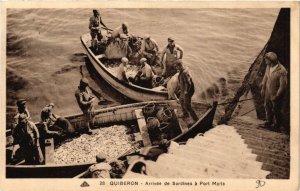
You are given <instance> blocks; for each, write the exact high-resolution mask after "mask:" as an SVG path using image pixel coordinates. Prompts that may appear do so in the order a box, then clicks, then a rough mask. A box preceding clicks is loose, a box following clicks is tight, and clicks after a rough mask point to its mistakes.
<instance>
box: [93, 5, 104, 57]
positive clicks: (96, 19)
mask: <svg viewBox="0 0 300 191" xmlns="http://www.w3.org/2000/svg"><path fill="white" fill-rule="evenodd" d="M93 14H94V15H93V16H92V17H91V18H90V22H89V29H90V31H91V37H92V49H93V50H94V51H95V50H96V49H97V42H98V41H101V39H102V37H103V36H102V34H101V25H102V26H104V27H105V28H107V27H106V25H105V24H104V23H103V21H102V19H101V16H100V12H99V11H97V10H95V9H94V10H93ZM100 24H101V25H100Z"/></svg>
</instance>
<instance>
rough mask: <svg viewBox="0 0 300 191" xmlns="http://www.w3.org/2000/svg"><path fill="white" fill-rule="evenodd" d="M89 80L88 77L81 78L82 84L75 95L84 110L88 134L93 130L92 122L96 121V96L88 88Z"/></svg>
mask: <svg viewBox="0 0 300 191" xmlns="http://www.w3.org/2000/svg"><path fill="white" fill-rule="evenodd" d="M88 85H89V81H88V79H86V78H82V79H81V80H80V84H79V86H78V89H77V90H76V92H75V97H76V100H77V103H78V105H79V107H80V109H81V110H82V112H83V115H84V118H85V124H86V130H87V133H88V134H92V130H91V128H90V123H93V121H94V104H93V103H94V100H95V97H94V96H92V94H91V93H90V91H89V90H88V88H87V87H88Z"/></svg>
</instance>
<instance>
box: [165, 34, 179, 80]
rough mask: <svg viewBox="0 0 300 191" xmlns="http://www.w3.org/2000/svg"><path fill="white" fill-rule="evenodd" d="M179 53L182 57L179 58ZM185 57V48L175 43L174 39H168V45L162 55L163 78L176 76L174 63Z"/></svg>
mask: <svg viewBox="0 0 300 191" xmlns="http://www.w3.org/2000/svg"><path fill="white" fill-rule="evenodd" d="M178 52H179V53H180V55H179V56H178ZM165 55H166V60H165V62H164V64H163V60H164V56H165ZM182 57H183V48H181V47H180V46H179V45H178V44H176V43H175V41H174V39H173V38H171V37H170V38H168V45H167V47H166V48H165V49H164V50H163V51H162V55H161V61H160V62H161V65H163V66H164V69H163V72H162V76H163V77H164V78H165V79H167V78H169V77H172V76H173V75H174V74H176V72H177V71H176V68H175V67H174V62H175V61H176V60H178V59H182Z"/></svg>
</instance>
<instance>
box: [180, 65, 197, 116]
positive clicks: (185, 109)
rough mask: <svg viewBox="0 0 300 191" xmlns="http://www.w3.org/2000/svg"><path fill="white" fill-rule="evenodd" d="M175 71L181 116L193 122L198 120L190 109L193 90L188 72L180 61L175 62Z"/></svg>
mask: <svg viewBox="0 0 300 191" xmlns="http://www.w3.org/2000/svg"><path fill="white" fill-rule="evenodd" d="M175 66H176V69H177V70H178V71H179V75H178V82H179V89H180V96H179V102H180V104H181V108H182V116H183V117H188V116H189V115H190V116H191V117H192V119H193V120H194V122H196V121H197V120H198V117H197V115H196V113H195V111H194V110H193V108H192V96H193V95H194V92H195V88H194V83H193V80H192V78H191V75H190V73H189V71H188V70H187V69H186V68H184V67H183V63H182V60H177V61H175Z"/></svg>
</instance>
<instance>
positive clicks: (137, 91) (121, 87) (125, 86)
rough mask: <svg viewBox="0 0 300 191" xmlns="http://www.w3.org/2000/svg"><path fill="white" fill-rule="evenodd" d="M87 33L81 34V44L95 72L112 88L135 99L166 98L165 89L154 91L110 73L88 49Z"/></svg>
mask: <svg viewBox="0 0 300 191" xmlns="http://www.w3.org/2000/svg"><path fill="white" fill-rule="evenodd" d="M87 35H89V34H85V35H82V36H81V43H82V46H83V48H84V50H85V52H86V54H87V56H88V58H89V60H90V62H91V64H92V65H93V67H94V68H95V70H96V71H97V73H98V74H99V75H100V76H101V77H102V78H103V79H104V80H105V81H106V82H107V83H109V84H110V85H111V86H112V87H113V88H114V89H116V90H117V91H118V92H120V93H121V94H123V95H125V96H126V97H129V98H131V99H133V100H136V101H159V100H166V99H168V93H167V91H156V90H152V89H148V88H143V87H140V86H136V85H133V84H129V83H126V82H122V81H120V80H118V79H117V78H116V77H115V76H114V75H113V74H111V73H110V72H109V71H108V70H107V69H106V67H105V66H104V64H103V63H101V61H100V60H99V59H97V58H96V56H95V55H94V54H93V52H92V51H91V50H90V49H89V45H88V43H87V40H86V39H89V38H88V37H87Z"/></svg>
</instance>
